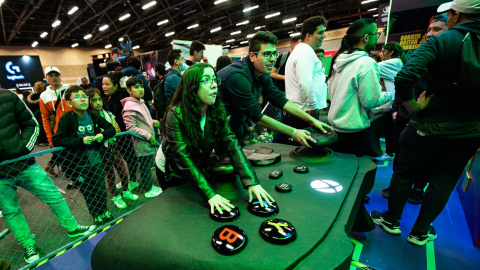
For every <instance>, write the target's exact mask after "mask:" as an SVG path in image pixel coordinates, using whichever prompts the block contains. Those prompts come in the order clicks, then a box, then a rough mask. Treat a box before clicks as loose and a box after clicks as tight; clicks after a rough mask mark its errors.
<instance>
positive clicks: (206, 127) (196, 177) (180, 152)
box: [156, 63, 274, 213]
mask: <svg viewBox="0 0 480 270" xmlns="http://www.w3.org/2000/svg"><path fill="white" fill-rule="evenodd" d="M219 84H220V81H219V79H217V76H216V73H215V71H214V69H213V67H212V66H211V65H209V64H202V63H201V64H196V65H194V66H191V67H190V68H188V69H187V70H186V72H185V74H184V75H183V77H182V80H181V81H180V84H179V85H178V88H177V91H176V93H175V95H174V97H173V99H172V102H171V103H170V105H169V106H168V108H167V110H166V112H167V113H166V115H165V117H164V118H163V119H162V125H163V128H162V138H163V139H162V147H160V148H159V150H158V152H157V159H156V163H157V167H158V168H159V170H157V176H158V179H159V183H161V185H162V188H164V186H165V187H166V186H168V185H169V184H171V183H168V182H167V181H166V180H165V179H166V178H169V177H170V176H171V173H172V172H173V174H175V175H177V176H179V177H180V178H182V179H188V180H191V182H192V183H193V184H194V185H195V186H196V187H198V189H199V190H200V192H199V193H200V196H202V198H204V199H205V200H208V203H209V204H210V211H211V213H213V212H214V208H217V210H218V211H219V212H220V213H223V211H222V209H221V208H223V209H226V210H227V211H230V210H231V208H232V207H233V205H232V204H230V202H229V200H227V199H225V198H224V197H222V196H221V195H220V194H217V193H216V192H215V190H213V188H212V187H211V185H210V184H209V183H208V182H207V179H206V178H205V175H204V173H203V171H202V169H203V168H204V167H205V165H206V161H207V159H208V158H209V157H210V153H211V152H212V150H213V147H214V145H215V141H218V142H219V143H220V145H222V146H223V147H224V148H225V151H226V152H227V155H228V156H229V157H230V160H231V161H232V163H233V166H234V167H235V170H236V171H237V173H238V174H239V175H240V179H241V181H242V183H243V186H244V188H248V193H249V201H251V200H252V193H253V194H254V195H255V196H256V197H257V198H258V200H259V201H266V202H267V203H268V204H269V205H271V203H272V202H274V200H273V198H272V197H271V196H270V195H269V194H268V193H267V192H266V191H265V190H264V189H263V188H262V186H261V185H260V183H259V181H258V178H257V175H256V174H255V171H254V170H253V168H252V166H251V165H250V162H249V161H248V160H247V158H246V157H245V155H244V153H243V151H242V149H241V147H240V145H239V143H238V141H237V138H236V137H235V135H234V134H233V133H232V131H231V130H230V129H229V127H228V124H227V121H226V119H227V118H226V113H225V109H224V107H223V105H222V103H221V102H220V100H219V99H218V98H217V90H218V89H217V86H218V85H219Z"/></svg>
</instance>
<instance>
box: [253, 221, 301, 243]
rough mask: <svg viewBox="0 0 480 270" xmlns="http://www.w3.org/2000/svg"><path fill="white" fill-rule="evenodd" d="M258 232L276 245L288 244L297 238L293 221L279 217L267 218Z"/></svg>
mask: <svg viewBox="0 0 480 270" xmlns="http://www.w3.org/2000/svg"><path fill="white" fill-rule="evenodd" d="M258 232H259V233H260V236H262V238H263V239H264V240H265V241H267V242H269V243H272V244H276V245H286V244H288V243H291V242H293V241H295V239H297V231H296V230H295V227H294V226H293V225H292V223H290V222H288V221H286V220H283V219H278V218H275V219H269V220H265V221H264V222H263V223H262V225H260V229H259V230H258Z"/></svg>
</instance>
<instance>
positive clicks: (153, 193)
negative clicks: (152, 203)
mask: <svg viewBox="0 0 480 270" xmlns="http://www.w3.org/2000/svg"><path fill="white" fill-rule="evenodd" d="M162 192H163V190H162V189H161V188H159V187H156V186H152V188H151V189H150V190H149V191H147V192H145V198H154V197H157V196H158V195H160V194H161V193H162Z"/></svg>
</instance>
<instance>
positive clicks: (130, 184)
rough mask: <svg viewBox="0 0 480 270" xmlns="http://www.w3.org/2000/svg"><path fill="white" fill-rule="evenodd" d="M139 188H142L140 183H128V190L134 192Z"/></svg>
mask: <svg viewBox="0 0 480 270" xmlns="http://www.w3.org/2000/svg"><path fill="white" fill-rule="evenodd" d="M138 186H140V184H139V183H138V182H135V181H130V182H129V183H128V190H130V191H132V190H134V189H136V188H137V187H138Z"/></svg>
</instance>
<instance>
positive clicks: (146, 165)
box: [138, 155, 156, 191]
mask: <svg viewBox="0 0 480 270" xmlns="http://www.w3.org/2000/svg"><path fill="white" fill-rule="evenodd" d="M153 157H154V155H150V156H142V157H138V161H139V162H140V176H141V178H142V183H141V184H140V188H142V189H144V190H145V191H149V190H150V189H152V186H153V179H152V167H153V166H154V163H153ZM155 167H156V166H155Z"/></svg>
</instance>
